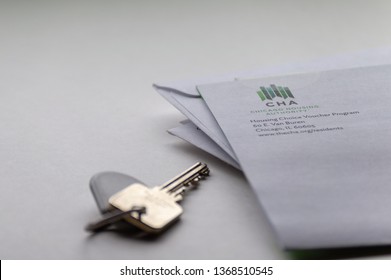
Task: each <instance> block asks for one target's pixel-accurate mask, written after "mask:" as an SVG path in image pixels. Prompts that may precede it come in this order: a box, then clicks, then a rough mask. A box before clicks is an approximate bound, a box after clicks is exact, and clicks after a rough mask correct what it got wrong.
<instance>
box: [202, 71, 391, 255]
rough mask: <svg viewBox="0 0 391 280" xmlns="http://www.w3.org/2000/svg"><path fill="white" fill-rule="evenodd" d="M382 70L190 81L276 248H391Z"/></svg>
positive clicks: (389, 85)
mask: <svg viewBox="0 0 391 280" xmlns="http://www.w3.org/2000/svg"><path fill="white" fill-rule="evenodd" d="M390 77H391V66H390V65H383V66H373V67H365V68H353V69H346V70H333V71H325V72H314V73H307V74H295V75H288V76H279V77H269V78H261V79H254V80H241V81H236V82H225V83H219V84H210V85H201V86H198V90H199V91H200V93H201V95H202V97H203V98H204V100H205V101H206V103H207V105H208V107H209V109H210V110H211V112H212V113H213V115H214V117H215V118H216V120H217V122H218V124H219V126H220V127H221V129H222V131H223V132H224V134H225V136H226V137H227V139H228V141H229V143H230V145H231V147H232V148H233V150H234V151H235V154H236V156H237V158H238V159H239V162H240V165H241V167H242V170H243V172H244V173H245V176H246V177H247V179H248V181H249V183H250V185H251V186H252V187H253V188H254V190H255V192H256V194H257V196H258V198H259V200H260V202H261V204H262V206H263V208H264V210H265V212H266V214H267V215H268V217H269V219H270V221H271V224H272V225H273V227H274V228H275V230H276V233H277V235H278V237H279V239H280V240H281V242H282V244H283V245H284V246H285V247H286V248H290V249H313V248H333V247H350V246H371V245H385V244H387V245H389V244H391V221H390V213H391V204H390V198H391V183H390V182H391V172H390V166H391V145H390V143H391V110H390V108H391V79H390Z"/></svg>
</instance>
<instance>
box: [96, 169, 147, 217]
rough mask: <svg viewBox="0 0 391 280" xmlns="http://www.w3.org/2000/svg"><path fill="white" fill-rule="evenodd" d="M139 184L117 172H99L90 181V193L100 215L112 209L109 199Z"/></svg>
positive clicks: (135, 180) (134, 179)
mask: <svg viewBox="0 0 391 280" xmlns="http://www.w3.org/2000/svg"><path fill="white" fill-rule="evenodd" d="M134 183H140V184H144V183H142V182H140V181H139V180H137V179H136V178H133V177H131V176H129V175H126V174H122V173H117V172H111V171H107V172H100V173H98V174H96V175H94V176H93V177H92V178H91V180H90V188H91V192H92V194H93V195H94V198H95V201H96V204H97V205H98V208H99V211H100V212H101V213H102V214H105V213H108V212H110V211H111V210H112V209H113V208H112V207H111V206H110V204H109V198H110V197H111V196H112V195H114V194H115V193H117V192H119V191H121V190H122V189H124V188H126V187H127V186H129V185H131V184H134Z"/></svg>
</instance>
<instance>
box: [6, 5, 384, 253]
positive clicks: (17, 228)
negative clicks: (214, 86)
mask: <svg viewBox="0 0 391 280" xmlns="http://www.w3.org/2000/svg"><path fill="white" fill-rule="evenodd" d="M390 13H391V4H390V2H389V1H367V2H365V1H285V2H282V1H250V0H246V1H80V0H79V1H69V0H68V1H15V0H13V1H3V0H0V40H1V43H0V73H1V74H0V159H1V168H0V202H1V203H0V222H1V230H0V258H1V259H284V258H297V257H304V258H313V257H315V258H317V257H321V258H390V257H391V249H389V248H377V249H376V248H372V249H356V250H342V251H333V252H310V253H306V254H303V253H291V252H284V251H283V250H281V248H280V247H279V244H278V242H277V240H276V239H275V237H274V234H273V232H272V230H271V228H270V226H269V224H268V222H267V218H266V216H265V215H264V214H263V212H262V210H261V207H260V206H259V204H258V202H257V200H256V198H255V196H254V194H253V192H252V190H251V188H250V187H249V186H248V184H247V183H246V180H245V179H244V178H243V176H242V175H241V173H240V172H238V171H236V170H235V169H233V168H231V167H229V166H228V165H226V164H224V163H222V162H220V161H219V160H217V159H215V158H213V157H212V156H210V155H208V154H206V153H204V152H202V151H200V150H198V149H197V148H194V147H192V146H191V145H189V144H187V143H184V142H182V141H181V140H179V139H176V138H175V137H172V136H170V135H168V134H167V133H166V130H167V129H169V128H171V127H173V126H176V125H177V123H178V122H179V121H181V120H182V119H184V118H183V116H182V115H181V114H180V113H179V112H178V111H176V109H174V108H173V107H172V106H171V105H169V104H168V103H167V102H166V101H165V100H163V99H162V98H161V97H160V96H159V95H158V94H156V93H155V92H154V90H153V89H152V87H151V84H152V83H153V82H156V81H167V80H176V79H185V78H191V77H196V76H204V75H211V74H214V73H221V72H230V71H235V70H239V69H247V68H254V67H258V66H266V65H272V64H279V63H285V62H289V61H300V60H304V59H311V58H315V57H320V56H326V55H332V54H337V53H341V52H349V51H355V50H359V49H366V48H372V47H378V46H384V45H390V44H391V37H390V36H389V27H390V26H391V18H390V16H389V15H390ZM199 160H200V161H204V162H206V163H208V164H209V166H210V168H211V176H210V178H209V179H208V180H206V181H205V182H203V183H202V184H201V185H200V187H199V188H198V189H197V190H194V191H192V192H191V193H189V195H188V197H187V198H186V200H185V201H184V202H183V206H184V208H185V213H184V215H183V217H182V219H181V221H180V222H179V223H178V224H176V225H175V226H174V227H172V228H171V229H170V230H169V231H168V232H166V233H165V234H164V235H162V236H160V237H158V238H155V239H138V238H132V237H130V236H128V235H127V234H119V233H116V232H104V233H101V234H97V235H94V236H91V235H89V234H88V233H87V232H85V231H84V230H83V228H84V226H85V225H86V224H87V223H88V222H90V221H93V220H95V219H96V218H98V217H99V214H98V211H97V208H96V205H95V202H94V200H93V198H92V195H91V193H90V190H89V187H88V182H89V179H90V177H91V176H92V175H93V174H94V173H96V172H100V171H104V170H113V171H118V172H123V173H128V174H131V175H133V176H135V177H137V178H139V179H141V180H143V181H144V182H146V183H148V184H150V185H156V184H159V183H161V182H164V181H165V180H167V179H168V178H170V177H171V176H173V175H175V174H176V173H177V172H179V171H181V170H182V169H184V168H186V167H187V166H190V165H191V164H193V163H194V162H196V161H199Z"/></svg>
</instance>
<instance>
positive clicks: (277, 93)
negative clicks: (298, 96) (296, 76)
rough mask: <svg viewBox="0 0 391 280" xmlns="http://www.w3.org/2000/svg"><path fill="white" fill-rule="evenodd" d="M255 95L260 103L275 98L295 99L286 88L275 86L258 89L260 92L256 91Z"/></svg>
mask: <svg viewBox="0 0 391 280" xmlns="http://www.w3.org/2000/svg"><path fill="white" fill-rule="evenodd" d="M257 93H258V96H259V97H260V98H261V100H262V101H265V100H273V99H274V98H276V97H281V98H284V99H287V98H295V97H294V96H293V94H292V92H291V91H290V89H289V88H288V87H280V86H276V85H270V87H260V90H259V91H257Z"/></svg>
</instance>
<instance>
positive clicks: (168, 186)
mask: <svg viewBox="0 0 391 280" xmlns="http://www.w3.org/2000/svg"><path fill="white" fill-rule="evenodd" d="M208 175H209V168H208V167H207V166H206V164H203V163H200V162H198V163H196V164H195V165H193V166H192V167H190V168H188V169H187V170H185V171H184V172H182V173H181V174H179V175H177V176H176V177H174V178H172V179H171V180H169V181H167V182H166V183H164V184H163V185H161V186H158V187H154V188H148V187H147V186H145V185H143V184H139V183H136V184H132V185H130V186H128V187H126V188H125V189H123V190H122V191H120V192H118V193H116V194H114V195H113V196H112V197H110V199H109V203H110V204H111V205H112V206H113V207H115V208H116V209H118V210H120V211H121V212H122V213H125V212H126V214H121V213H118V212H117V213H116V218H115V219H113V218H111V220H112V221H116V220H118V219H120V218H124V219H125V220H126V221H128V222H130V223H131V224H133V225H135V226H136V227H138V228H140V229H142V230H144V231H146V232H153V233H158V232H161V231H162V230H164V229H166V228H167V227H168V226H169V225H170V224H172V223H173V222H174V221H176V220H177V219H178V218H179V217H180V216H181V215H182V213H183V208H182V207H181V206H180V205H179V204H178V203H177V202H179V201H181V200H182V199H183V196H184V194H185V192H186V191H187V190H188V189H189V186H191V185H193V184H194V183H196V182H198V181H199V180H200V179H202V178H204V177H205V176H208ZM137 209H142V210H143V211H142V213H140V211H139V210H137ZM108 224H110V217H108V218H106V219H103V220H102V221H100V222H98V223H96V224H92V225H90V226H89V228H90V229H92V230H94V231H96V230H99V229H100V228H102V227H106V226H107V225H108ZM94 225H99V226H95V227H94Z"/></svg>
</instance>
